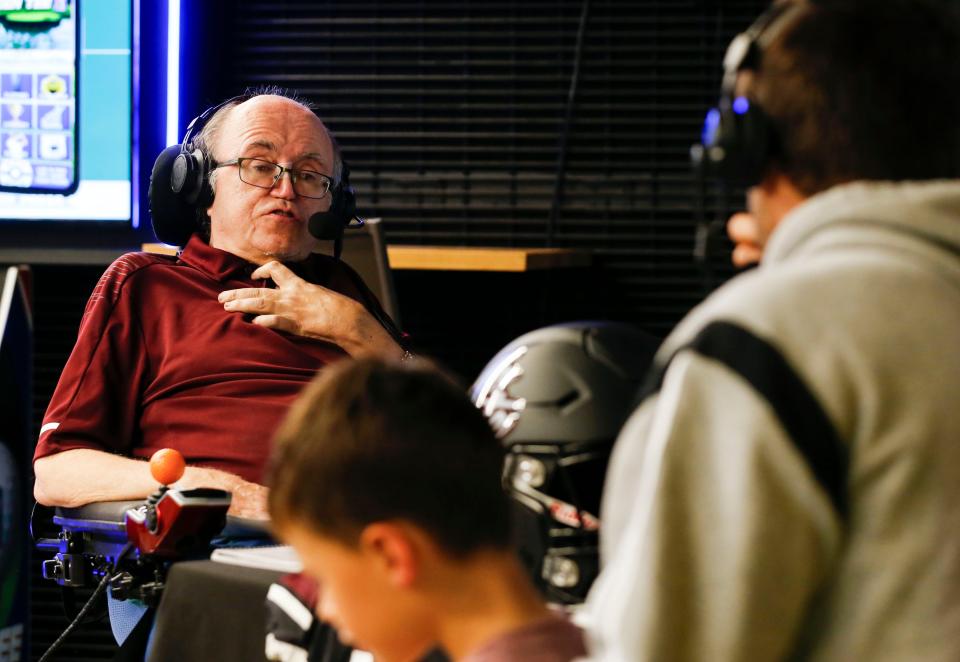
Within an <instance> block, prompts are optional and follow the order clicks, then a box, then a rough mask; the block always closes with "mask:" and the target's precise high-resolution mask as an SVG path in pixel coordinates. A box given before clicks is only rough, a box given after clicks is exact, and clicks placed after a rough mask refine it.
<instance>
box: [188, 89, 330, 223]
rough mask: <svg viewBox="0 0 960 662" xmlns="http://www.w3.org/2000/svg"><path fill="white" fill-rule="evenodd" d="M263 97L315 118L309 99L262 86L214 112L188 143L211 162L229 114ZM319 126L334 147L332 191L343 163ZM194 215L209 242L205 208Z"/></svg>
mask: <svg viewBox="0 0 960 662" xmlns="http://www.w3.org/2000/svg"><path fill="white" fill-rule="evenodd" d="M264 95H271V96H278V97H283V98H284V99H289V100H290V101H293V102H294V103H296V104H298V105H299V106H301V107H302V108H304V109H306V110H309V111H310V112H311V113H314V114H316V111H317V105H316V104H315V103H313V102H312V101H310V100H309V99H307V98H305V97H302V96H300V95H299V94H298V93H297V92H296V91H293V90H288V89H286V88H282V87H279V86H277V85H264V86H260V87H256V88H252V89H251V88H248V89H247V90H245V91H244V93H243V94H242V95H241V96H238V97H236V98H235V99H232V100H231V101H229V102H228V103H225V104H224V105H223V106H221V107H220V108H218V109H217V112H215V113H214V114H213V115H212V116H211V117H210V119H209V120H207V123H206V124H204V125H203V127H202V128H201V129H200V132H199V133H198V134H197V135H196V136H193V137H192V138H191V140H190V142H191V144H192V145H193V147H194V148H195V149H200V150H201V151H202V152H203V153H204V154H205V155H206V157H207V159H208V161H210V162H212V161H213V153H212V152H213V146H214V145H215V144H216V142H217V139H218V138H219V137H220V130H221V129H222V128H223V123H224V122H226V120H227V117H228V116H229V114H230V111H232V110H233V109H234V108H236V107H237V106H239V105H240V104H241V103H243V102H244V101H249V100H250V99H252V98H254V97H259V96H264ZM320 124H321V126H323V130H324V131H325V132H326V134H327V138H329V140H330V144H331V145H332V146H333V177H332V179H333V186H332V187H331V188H336V187H337V186H339V184H340V178H341V176H342V175H343V159H342V158H341V156H340V145H339V144H338V143H337V139H336V138H335V137H334V135H333V133H331V132H330V129H328V128H327V125H326V124H324V123H323V121H322V120H321V122H320ZM218 172H219V171H218V170H213V169H211V170H210V172H209V174H208V175H207V181H208V182H209V184H210V188H213V185H214V182H215V181H216V178H217V173H218ZM196 213H197V221H198V222H199V224H200V227H201V228H202V230H203V234H204V236H205V237H206V238H207V239H209V238H210V217H209V216H208V215H207V207H198V208H197V210H196Z"/></svg>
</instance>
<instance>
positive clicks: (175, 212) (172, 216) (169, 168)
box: [148, 94, 363, 258]
mask: <svg viewBox="0 0 960 662" xmlns="http://www.w3.org/2000/svg"><path fill="white" fill-rule="evenodd" d="M253 96H254V95H251V94H241V95H239V96H235V97H232V98H230V99H227V100H226V101H224V102H222V103H219V104H217V105H216V106H213V107H211V108H207V109H206V110H205V111H203V112H202V113H201V114H200V115H198V116H197V117H195V118H194V119H193V120H192V121H191V122H190V124H189V125H188V126H187V132H186V134H185V135H184V136H183V142H182V143H180V144H179V145H172V146H170V147H167V148H166V149H164V150H163V151H162V152H160V155H159V156H157V160H156V161H155V162H154V164H153V171H152V172H151V173H150V190H149V194H148V195H149V198H150V218H151V220H152V223H153V232H154V234H155V235H156V236H157V239H159V240H160V241H162V242H164V243H166V244H171V245H174V246H183V245H185V244H186V243H187V241H188V240H189V239H190V235H192V234H193V233H194V232H196V231H197V230H198V229H199V224H198V220H197V218H198V215H197V210H199V209H205V208H207V207H209V206H210V205H211V204H212V203H213V188H212V187H211V186H210V171H211V170H212V169H213V167H214V165H215V164H214V162H213V159H212V158H210V155H209V154H206V153H205V152H204V151H203V150H202V149H201V148H200V147H199V146H198V145H196V144H194V141H195V139H196V136H197V135H198V134H199V133H200V131H201V130H202V129H203V127H204V126H206V124H207V122H208V121H210V118H211V117H213V116H214V114H216V112H217V111H218V110H220V109H221V108H223V107H224V106H227V105H230V104H240V103H243V102H244V101H247V100H249V99H252V98H253ZM330 194H331V200H330V208H329V209H328V210H327V211H324V212H318V213H316V214H314V215H313V216H311V217H310V218H309V219H308V221H307V229H308V230H309V231H310V234H312V235H313V236H314V237H316V238H317V239H332V240H333V241H334V256H335V257H337V258H339V257H340V251H341V250H342V246H343V231H344V229H345V228H346V227H347V226H349V225H351V222H354V227H359V226H361V225H363V219H361V218H358V217H357V215H356V212H357V202H356V195H355V194H354V191H353V187H351V186H350V170H349V168H347V166H346V164H343V167H342V172H341V174H340V181H339V182H337V184H336V186H334V187H333V188H332V189H331V190H330Z"/></svg>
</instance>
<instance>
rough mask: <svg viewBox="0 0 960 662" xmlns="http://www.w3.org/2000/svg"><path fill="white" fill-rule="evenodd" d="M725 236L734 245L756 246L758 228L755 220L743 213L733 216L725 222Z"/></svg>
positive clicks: (758, 233) (758, 240) (758, 239)
mask: <svg viewBox="0 0 960 662" xmlns="http://www.w3.org/2000/svg"><path fill="white" fill-rule="evenodd" d="M727 236H728V237H730V239H731V241H733V243H735V244H742V243H750V244H758V243H759V242H760V228H759V227H758V226H757V219H755V218H754V217H753V216H751V215H750V214H747V213H745V212H740V213H739V214H734V215H733V216H731V217H730V220H729V221H727Z"/></svg>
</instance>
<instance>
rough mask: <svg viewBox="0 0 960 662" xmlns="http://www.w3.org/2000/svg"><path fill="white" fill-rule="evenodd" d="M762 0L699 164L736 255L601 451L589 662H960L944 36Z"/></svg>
mask: <svg viewBox="0 0 960 662" xmlns="http://www.w3.org/2000/svg"><path fill="white" fill-rule="evenodd" d="M949 5H950V3H946V2H934V1H932V0H931V1H923V0H912V1H906V0H883V1H882V2H877V1H873V2H851V1H845V2H833V3H829V4H828V3H823V4H814V3H811V2H804V1H790V2H780V3H776V4H775V5H774V7H773V8H772V9H771V10H770V12H768V13H767V14H765V15H764V16H763V17H761V19H760V20H759V21H758V22H757V23H756V24H754V25H753V26H751V28H750V29H749V30H748V31H747V32H746V33H744V34H743V35H741V36H740V37H738V38H737V40H735V41H734V43H733V44H732V45H731V48H730V50H729V51H728V55H727V59H726V62H725V69H726V75H725V81H724V91H723V98H722V99H721V106H720V108H719V110H718V111H717V113H716V114H715V115H714V116H713V118H712V119H711V120H709V121H708V126H707V130H706V131H705V144H704V145H703V146H702V149H701V150H700V156H701V157H702V159H703V161H704V163H703V167H706V168H711V169H714V170H716V171H717V172H719V174H720V175H722V176H724V177H726V178H728V179H733V180H734V181H738V182H740V183H744V184H747V185H749V186H750V188H749V193H748V208H749V210H750V213H749V214H748V215H741V216H737V217H736V218H735V219H734V220H735V222H734V223H732V224H731V226H730V233H731V235H732V236H733V238H734V239H735V240H736V242H737V243H738V252H737V254H736V258H737V260H738V261H740V262H745V261H748V260H749V259H750V258H755V257H760V258H761V260H760V264H759V266H758V267H757V268H756V269H753V270H751V271H750V272H748V273H744V274H742V275H740V276H738V277H736V278H734V279H733V280H732V281H730V282H728V283H727V284H726V285H725V286H723V287H722V288H720V289H719V290H718V291H716V292H715V293H714V294H713V295H711V296H710V297H709V298H708V299H707V300H706V301H705V302H704V303H703V304H701V305H700V306H699V307H697V308H696V309H695V310H693V311H692V312H691V313H690V314H689V315H688V316H687V318H686V319H684V320H683V321H682V322H681V324H680V325H679V326H678V327H677V328H676V329H675V331H674V332H673V333H672V334H671V336H670V337H669V338H668V339H667V340H666V342H665V343H664V345H663V347H662V348H661V350H660V351H659V354H658V357H657V359H656V365H655V369H654V374H653V375H652V376H651V380H650V384H649V388H648V389H647V390H646V392H645V394H644V397H643V399H642V400H641V402H640V405H639V407H638V409H637V410H636V411H635V413H634V414H633V416H632V417H631V418H630V419H629V420H628V422H627V423H626V425H625V427H624V429H623V430H622V432H621V434H620V437H619V439H618V441H617V444H616V447H615V449H614V454H613V457H612V460H611V465H610V471H609V474H608V476H607V483H606V492H605V494H604V501H603V506H602V510H601V518H602V521H603V529H602V531H601V556H602V563H603V567H602V572H601V575H600V577H599V579H598V581H597V582H596V584H595V585H594V587H593V590H592V592H591V593H590V595H589V598H588V602H587V608H586V613H585V616H586V620H587V621H588V644H589V647H590V649H591V654H592V658H593V659H599V660H609V661H614V660H615V661H617V662H624V661H645V660H666V661H673V660H681V661H682V660H710V661H712V662H725V661H732V660H749V661H751V662H763V661H765V660H787V659H789V660H844V661H848V660H870V661H871V662H884V661H887V660H889V661H894V660H895V661H897V662H902V661H904V660H924V661H926V662H937V661H940V660H943V661H946V660H957V659H960V411H958V410H960V351H958V346H960V181H958V180H957V178H958V177H960V27H958V25H960V23H958V19H957V16H956V10H955V9H953V8H951V7H950V6H949Z"/></svg>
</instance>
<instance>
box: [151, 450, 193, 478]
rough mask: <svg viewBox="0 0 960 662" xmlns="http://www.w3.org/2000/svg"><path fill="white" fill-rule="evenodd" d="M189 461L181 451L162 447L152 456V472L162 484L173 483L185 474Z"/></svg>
mask: <svg viewBox="0 0 960 662" xmlns="http://www.w3.org/2000/svg"><path fill="white" fill-rule="evenodd" d="M186 468H187V463H186V462H185V461H184V460H183V455H181V454H180V451H178V450H174V449H172V448H161V449H160V450H158V451H157V452H156V453H154V454H153V456H152V457H151V458H150V473H151V474H152V475H153V478H154V480H156V481H157V482H158V483H160V484H161V485H172V484H173V483H176V482H177V481H178V480H180V477H181V476H183V471H184V469H186Z"/></svg>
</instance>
